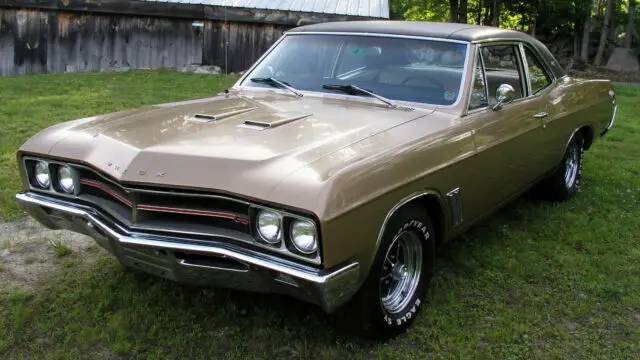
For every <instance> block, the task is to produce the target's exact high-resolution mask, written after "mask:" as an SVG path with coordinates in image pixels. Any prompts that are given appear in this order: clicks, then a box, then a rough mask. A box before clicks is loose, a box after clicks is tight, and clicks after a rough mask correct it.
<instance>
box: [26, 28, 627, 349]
mask: <svg viewBox="0 0 640 360" xmlns="http://www.w3.org/2000/svg"><path fill="white" fill-rule="evenodd" d="M615 109H616V100H615V93H614V91H613V89H612V86H611V83H610V82H609V81H596V80H582V79H575V78H572V77H569V76H567V75H566V74H565V73H564V71H563V69H562V68H561V67H560V65H559V64H558V62H557V61H556V60H555V59H554V57H553V56H552V55H551V53H550V52H549V51H548V50H547V48H546V47H545V46H544V45H543V44H541V43H540V42H538V41H537V40H535V39H534V38H532V37H530V36H528V35H526V34H523V33H519V32H514V31H506V30H501V29H497V28H491V27H479V26H472V25H460V24H435V23H411V22H393V21H359V22H344V23H326V24H319V25H310V26H304V27H300V28H296V29H293V30H291V31H289V32H287V33H286V34H285V35H284V36H283V37H282V38H281V39H279V41H278V42H277V43H276V44H275V45H274V46H273V47H271V49H270V50H269V51H268V52H267V53H266V54H265V55H264V56H263V57H262V58H260V59H259V60H258V61H257V62H256V64H255V65H254V66H253V67H252V68H251V69H250V70H248V71H247V72H246V74H245V75H244V76H243V77H242V78H241V79H239V80H238V82H237V83H236V84H235V85H234V86H233V87H232V88H231V89H229V90H228V91H225V92H224V93H221V94H218V95H217V96H214V97H211V98H205V99H199V100H193V101H185V102H179V103H171V104H162V105H155V106H148V107H143V108H140V109H135V110H129V111H123V112H119V113H114V114H109V115H102V116H95V117H91V118H86V119H80V120H75V121H70V122H66V123H62V124H59V125H55V126H52V127H50V128H48V129H45V130H43V131H42V132H40V133H39V134H37V135H35V136H34V137H33V138H31V139H30V140H28V141H27V142H26V143H25V144H24V145H23V146H22V147H21V149H20V150H19V152H18V163H19V166H20V169H21V174H22V178H23V181H24V192H22V193H20V194H18V195H16V198H17V200H18V201H19V202H20V203H21V204H22V205H23V206H24V208H25V209H26V210H27V211H28V212H29V213H30V214H31V215H32V216H33V217H34V218H36V219H37V220H39V221H40V222H41V223H42V224H44V225H45V226H47V227H49V228H54V229H58V228H64V229H69V230H72V231H77V232H80V233H84V234H87V235H90V236H92V237H93V238H95V239H96V241H97V242H98V243H99V244H100V245H102V246H103V247H105V248H106V249H107V250H109V251H110V252H111V253H113V254H114V255H115V256H116V257H117V258H118V260H119V261H120V262H122V263H123V264H125V265H126V266H130V267H133V268H136V269H140V270H142V271H146V272H149V273H151V274H155V275H157V276H161V277H165V278H168V279H172V280H175V281H179V282H184V283H195V284H202V285H215V286H224V287H230V288H234V289H241V290H249V291H260V292H270V293H282V294H289V295H292V296H294V297H297V298H299V299H303V300H305V301H308V302H312V303H315V304H317V305H319V306H321V307H322V308H323V309H324V310H325V311H326V312H333V311H335V310H337V309H349V310H348V311H345V314H347V315H349V316H350V317H352V318H354V319H355V323H356V324H359V325H360V326H361V329H362V331H363V332H364V333H365V334H367V335H371V336H376V337H379V338H388V337H391V336H394V335H396V334H398V333H400V332H402V331H404V330H405V329H406V328H407V327H408V326H409V325H410V324H411V323H412V321H413V320H414V319H415V318H416V315H417V314H418V311H419V309H420V308H421V307H422V306H423V303H424V299H425V296H426V294H427V291H428V288H429V281H430V279H431V277H432V275H433V273H434V258H435V256H436V249H437V248H438V246H439V245H441V244H442V243H444V242H446V241H448V240H449V239H451V238H453V237H455V236H456V235H459V234H460V233H462V232H463V231H465V229H467V228H469V226H471V225H472V224H474V223H475V222H477V221H478V220H479V219H481V218H482V217H483V216H486V215H488V214H490V213H491V212H492V211H494V210H495V209H497V208H498V207H499V206H501V205H502V204H504V203H505V202H507V201H509V200H510V199H513V198H514V197H516V196H518V195H519V194H521V193H523V192H524V191H526V190H527V189H529V188H531V187H532V186H534V185H538V186H540V189H541V192H542V194H544V195H545V196H546V197H548V198H549V199H552V200H559V201H562V200H567V199H569V198H571V197H572V196H573V195H574V194H575V193H576V191H577V190H578V187H579V185H580V176H581V171H582V159H583V153H584V151H585V150H588V149H589V148H590V147H591V146H592V144H593V142H594V141H595V140H596V139H598V138H599V137H600V136H602V135H604V134H605V133H606V132H607V130H609V129H610V128H611V126H612V125H613V119H614V117H615ZM343 305H348V306H347V307H343Z"/></svg>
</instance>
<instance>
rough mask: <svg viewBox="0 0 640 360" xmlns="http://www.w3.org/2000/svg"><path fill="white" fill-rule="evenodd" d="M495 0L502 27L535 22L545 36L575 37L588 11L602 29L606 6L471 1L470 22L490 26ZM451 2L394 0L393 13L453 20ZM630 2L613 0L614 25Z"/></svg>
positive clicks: (577, 1) (582, 1) (561, 0)
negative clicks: (498, 8)
mask: <svg viewBox="0 0 640 360" xmlns="http://www.w3.org/2000/svg"><path fill="white" fill-rule="evenodd" d="M457 1H460V0H457ZM495 1H498V4H499V7H500V22H499V26H500V27H501V28H505V29H513V30H519V31H524V32H531V31H532V27H533V24H534V23H535V25H536V35H537V36H539V37H543V38H546V39H549V38H557V37H562V36H566V37H571V36H573V35H574V33H575V30H576V29H578V30H581V29H582V26H583V24H584V22H585V19H586V17H587V15H588V14H589V11H591V15H592V16H593V19H594V21H593V23H592V25H593V30H594V31H600V29H601V27H602V22H603V19H604V11H605V7H606V1H605V0H595V4H596V6H592V4H594V0H572V1H566V0H468V1H467V19H468V22H469V23H470V24H481V25H491V24H492V19H493V9H494V3H495ZM449 3H450V2H449V1H446V0H391V4H390V6H391V16H392V18H394V19H405V20H418V21H436V22H447V21H449V20H450V19H451V16H450V7H449ZM603 3H604V4H605V5H603ZM627 4H628V0H614V12H615V14H614V16H613V17H612V23H611V26H612V27H613V28H615V27H617V26H621V25H625V24H626V22H627V20H628V19H627V14H628V5H627Z"/></svg>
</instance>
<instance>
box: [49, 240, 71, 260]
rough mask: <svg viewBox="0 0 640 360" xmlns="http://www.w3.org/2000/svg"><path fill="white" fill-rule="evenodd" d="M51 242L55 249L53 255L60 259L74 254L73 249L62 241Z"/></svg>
mask: <svg viewBox="0 0 640 360" xmlns="http://www.w3.org/2000/svg"><path fill="white" fill-rule="evenodd" d="M49 242H50V243H51V247H52V248H53V253H54V254H55V255H56V258H58V259H59V258H62V257H65V256H68V255H71V254H72V253H73V249H72V248H71V247H70V246H68V245H65V244H63V243H62V241H61V240H55V241H54V240H50V241H49Z"/></svg>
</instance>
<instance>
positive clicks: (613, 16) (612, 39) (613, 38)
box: [609, 0, 618, 44]
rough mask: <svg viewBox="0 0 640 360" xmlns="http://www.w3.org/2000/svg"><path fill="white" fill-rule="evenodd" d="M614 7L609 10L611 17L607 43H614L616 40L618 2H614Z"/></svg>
mask: <svg viewBox="0 0 640 360" xmlns="http://www.w3.org/2000/svg"><path fill="white" fill-rule="evenodd" d="M613 4H614V5H615V6H614V7H613V8H612V9H611V16H610V18H609V43H612V44H613V43H616V42H617V40H618V30H617V29H616V28H617V26H616V24H617V18H618V0H614V2H613Z"/></svg>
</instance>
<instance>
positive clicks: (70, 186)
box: [56, 165, 76, 194]
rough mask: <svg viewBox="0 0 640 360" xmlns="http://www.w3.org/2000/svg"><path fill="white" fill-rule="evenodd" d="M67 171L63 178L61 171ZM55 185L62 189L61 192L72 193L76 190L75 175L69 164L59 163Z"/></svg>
mask: <svg viewBox="0 0 640 360" xmlns="http://www.w3.org/2000/svg"><path fill="white" fill-rule="evenodd" d="M64 171H66V172H67V174H66V175H67V176H68V177H65V178H64V179H63V174H62V173H63V172H64ZM56 172H57V175H58V177H57V180H56V181H57V185H58V186H57V187H58V188H60V190H62V192H64V193H67V194H73V193H75V191H76V176H75V172H74V170H73V168H72V167H71V166H69V165H59V166H58V169H57V171H56Z"/></svg>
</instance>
